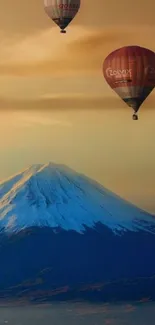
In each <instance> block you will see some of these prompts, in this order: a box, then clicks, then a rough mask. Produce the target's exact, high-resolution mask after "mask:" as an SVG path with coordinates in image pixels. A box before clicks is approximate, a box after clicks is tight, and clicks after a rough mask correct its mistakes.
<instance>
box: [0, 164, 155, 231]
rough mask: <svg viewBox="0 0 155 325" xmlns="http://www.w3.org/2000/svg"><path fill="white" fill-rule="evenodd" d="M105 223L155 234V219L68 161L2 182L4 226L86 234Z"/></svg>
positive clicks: (0, 208) (0, 214)
mask: <svg viewBox="0 0 155 325" xmlns="http://www.w3.org/2000/svg"><path fill="white" fill-rule="evenodd" d="M98 222H101V223H102V224H103V225H106V226H108V227H109V228H110V229H112V230H113V231H114V232H117V233H118V232H120V231H121V232H122V231H126V230H132V231H138V230H140V229H144V230H146V231H150V232H155V218H154V217H153V216H151V215H149V214H148V213H146V212H144V211H142V210H140V209H138V208H136V207H135V206H133V205H131V204H129V203H127V202H126V201H124V200H122V199H121V198H119V197H118V196H116V195H114V194H113V193H111V192H110V191H108V190H107V189H105V188H103V187H102V186H101V185H99V184H97V183H96V182H94V181H92V180H90V179H88V178H87V177H85V176H84V175H80V174H78V173H77V172H75V171H73V170H71V169H69V168H68V167H66V166H63V165H56V164H53V163H49V164H47V165H33V166H31V167H30V168H28V169H26V170H24V171H23V172H21V173H19V174H17V175H16V176H14V177H12V178H10V179H9V180H7V181H5V182H2V183H1V184H0V229H2V228H3V229H4V228H5V231H9V232H10V231H11V232H12V231H19V230H21V229H24V228H27V227H32V226H40V227H45V226H49V227H52V228H57V227H59V228H62V229H65V230H75V231H77V232H80V233H82V232H84V231H85V226H87V227H94V226H95V224H96V223H98Z"/></svg>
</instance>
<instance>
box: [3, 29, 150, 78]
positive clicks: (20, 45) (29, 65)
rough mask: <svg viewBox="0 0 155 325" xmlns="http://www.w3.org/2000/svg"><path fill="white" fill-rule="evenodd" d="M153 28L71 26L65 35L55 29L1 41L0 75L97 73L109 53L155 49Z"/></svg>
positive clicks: (99, 71)
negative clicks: (134, 47) (126, 48)
mask: <svg viewBox="0 0 155 325" xmlns="http://www.w3.org/2000/svg"><path fill="white" fill-rule="evenodd" d="M153 32H155V28H151V27H147V28H146V27H145V28H138V27H136V26H135V27H132V28H129V27H125V26H124V27H123V28H122V27H117V28H107V29H96V30H95V29H91V30H89V29H86V28H82V27H73V28H71V29H70V30H69V31H68V34H67V35H65V36H64V35H61V34H60V33H59V31H58V29H57V28H53V29H48V30H45V31H42V32H37V33H35V34H32V35H29V36H25V37H18V38H12V39H10V43H9V40H8V39H7V40H5V38H4V40H3V37H2V42H1V44H0V75H14V76H59V77H60V76H64V75H65V76H66V75H74V74H75V75H85V74H88V75H91V74H96V75H99V74H100V73H101V69H102V63H103V60H104V59H105V57H106V56H107V55H108V54H109V52H111V51H113V50H114V49H116V48H119V47H121V46H125V45H134V44H138V45H140V46H144V47H148V48H150V49H152V50H155V44H153V42H152V36H151V35H152V33H153Z"/></svg>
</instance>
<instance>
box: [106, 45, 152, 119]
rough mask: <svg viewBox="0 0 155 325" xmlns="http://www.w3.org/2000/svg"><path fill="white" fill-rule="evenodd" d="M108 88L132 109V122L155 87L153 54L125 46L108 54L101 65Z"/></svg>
mask: <svg viewBox="0 0 155 325" xmlns="http://www.w3.org/2000/svg"><path fill="white" fill-rule="evenodd" d="M103 75H104V77H105V79H106V81H107V83H108V84H109V86H110V87H111V88H112V89H113V90H114V91H115V92H116V93H117V94H118V95H119V96H120V97H121V98H122V99H123V100H124V102H125V103H126V104H127V105H128V106H130V107H132V108H133V110H134V114H133V120H138V116H137V112H138V110H139V108H140V106H141V105H142V103H143V102H144V100H145V99H146V98H147V97H148V95H149V94H150V93H151V91H152V90H153V88H154V87H155V53H154V52H152V51H150V50H149V49H146V48H143V47H140V46H125V47H122V48H120V49H117V50H115V51H114V52H112V53H110V54H109V55H108V56H107V57H106V59H105V61H104V63H103Z"/></svg>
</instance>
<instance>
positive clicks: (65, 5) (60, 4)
mask: <svg viewBox="0 0 155 325" xmlns="http://www.w3.org/2000/svg"><path fill="white" fill-rule="evenodd" d="M44 8H45V12H46V13H47V15H48V16H49V17H50V18H51V19H52V20H53V21H54V22H55V23H56V24H57V25H58V26H59V27H60V29H61V30H62V31H63V30H64V29H65V28H66V27H67V26H68V25H69V23H70V22H71V21H72V20H73V18H74V17H75V15H76V14H77V12H78V10H79V8H80V0H44Z"/></svg>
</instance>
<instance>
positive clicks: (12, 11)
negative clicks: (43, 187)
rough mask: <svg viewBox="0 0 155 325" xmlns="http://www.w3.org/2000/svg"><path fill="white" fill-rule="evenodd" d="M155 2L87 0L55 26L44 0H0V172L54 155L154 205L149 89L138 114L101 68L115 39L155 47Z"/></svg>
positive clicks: (154, 132) (154, 115)
mask: <svg viewBox="0 0 155 325" xmlns="http://www.w3.org/2000/svg"><path fill="white" fill-rule="evenodd" d="M133 8H134V10H133ZM154 10H155V3H154V2H153V1H151V0H148V1H147V2H145V3H142V2H141V3H140V2H139V1H137V2H136V1H135V0H134V1H133V0H131V1H130V6H129V4H128V2H124V1H122V0H120V1H119V3H118V4H117V10H116V2H115V1H114V0H113V1H106V2H105V1H103V0H98V1H97V2H95V4H94V1H92V0H85V1H83V2H82V6H81V10H80V12H79V13H78V15H77V17H76V18H75V20H74V22H73V23H72V24H71V25H70V26H69V28H68V32H67V34H66V35H61V34H60V33H59V30H58V28H57V27H56V25H55V24H54V23H52V22H51V21H50V19H49V18H48V17H47V16H46V14H45V13H44V9H43V3H42V0H31V2H30V3H29V1H21V0H14V1H12V0H5V1H2V4H1V11H0V37H1V42H0V114H1V118H0V150H1V159H0V178H1V179H3V178H5V177H7V176H10V175H12V173H15V172H17V171H19V170H20V169H22V168H25V167H27V166H28V165H30V164H32V163H40V162H41V163H46V162H48V161H49V160H51V161H56V162H58V163H59V162H60V163H65V164H67V165H69V166H71V167H72V168H74V169H76V170H77V171H80V172H83V173H85V174H87V175H88V176H90V177H92V178H95V179H97V180H98V181H99V182H100V183H102V184H103V185H105V186H106V187H108V188H110V189H111V190H113V191H115V192H117V194H120V195H121V196H123V197H125V198H127V199H129V200H130V201H132V202H134V203H136V204H137V205H139V206H141V207H142V208H144V209H147V210H149V211H153V212H155V203H154V197H155V173H154V165H155V149H154V145H153V143H154V141H155V127H154V125H155V122H154V121H155V111H154V107H155V91H154V92H152V94H151V95H150V97H149V98H148V99H147V100H146V102H145V103H144V104H143V106H142V108H141V110H140V119H139V121H138V122H135V123H134V122H133V121H132V120H131V115H132V112H131V110H130V109H129V108H127V107H126V105H125V103H123V102H121V100H120V99H119V98H118V97H117V95H116V94H115V93H114V92H112V90H111V89H110V88H109V86H108V85H107V84H106V82H105V81H104V78H103V76H102V62H103V60H104V58H105V57H106V55H108V54H109V52H110V51H112V50H114V49H115V48H117V47H121V46H124V45H131V44H132V45H133V44H137V45H141V46H144V47H148V48H150V49H152V50H154V51H155V41H154V38H153V35H154V33H155V23H154ZM81 139H82V141H81Z"/></svg>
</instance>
